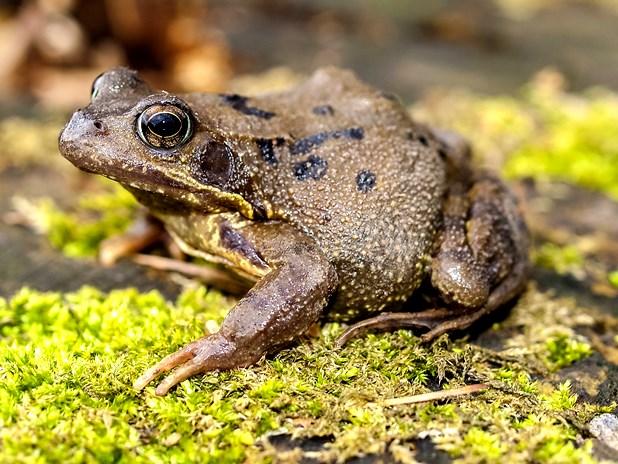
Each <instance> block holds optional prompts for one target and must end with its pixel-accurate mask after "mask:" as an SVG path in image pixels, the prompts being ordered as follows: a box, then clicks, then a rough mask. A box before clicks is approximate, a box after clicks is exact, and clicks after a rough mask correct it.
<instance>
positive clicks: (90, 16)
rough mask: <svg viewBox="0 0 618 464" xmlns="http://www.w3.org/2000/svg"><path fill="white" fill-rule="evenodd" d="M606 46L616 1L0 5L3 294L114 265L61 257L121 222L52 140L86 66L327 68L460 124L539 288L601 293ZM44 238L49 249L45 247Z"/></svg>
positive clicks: (192, 88)
mask: <svg viewBox="0 0 618 464" xmlns="http://www.w3.org/2000/svg"><path fill="white" fill-rule="evenodd" d="M617 46H618V0H415V1H405V0H346V1H343V0H328V1H327V0H294V1H283V0H245V1H241V0H0V63H1V65H0V263H4V265H3V266H0V295H2V294H5V295H9V294H11V293H12V292H13V291H15V290H16V289H19V288H21V287H22V286H23V285H24V284H31V285H35V286H37V288H42V289H68V288H75V287H77V286H79V285H80V284H81V283H84V282H87V283H92V282H96V284H97V285H100V286H101V287H110V288H113V287H114V286H116V285H117V281H118V279H119V278H120V277H118V276H119V275H122V274H118V273H117V272H116V273H114V274H110V275H107V274H106V275H105V276H104V277H102V279H101V280H97V279H93V278H92V276H91V275H89V274H87V273H84V272H83V271H82V269H83V268H80V267H79V266H84V265H86V264H84V263H82V264H80V265H77V264H75V263H73V262H72V261H70V260H63V259H64V258H63V256H62V255H64V256H66V255H68V256H71V257H89V258H93V257H94V256H96V253H97V249H98V245H99V243H100V242H101V240H103V239H104V238H106V237H108V236H109V235H113V234H114V233H118V232H119V231H122V230H124V228H126V227H127V225H128V224H129V223H130V221H131V220H132V218H133V216H134V208H135V204H134V202H133V200H132V199H131V198H127V194H126V192H125V193H124V196H122V195H123V193H122V192H121V193H118V192H119V190H120V189H114V188H113V186H110V184H109V183H107V184H106V183H104V182H102V181H101V178H99V177H95V176H91V175H87V174H84V173H81V172H79V171H78V170H77V169H75V168H74V167H73V166H72V165H71V164H70V163H68V162H67V161H66V160H65V159H63V158H62V157H61V156H60V155H59V154H58V150H57V137H58V133H59V131H60V129H61V128H62V126H63V125H64V124H65V122H66V120H67V119H68V117H69V115H70V114H71V112H72V111H73V110H74V109H75V108H77V107H81V106H84V105H86V104H87V103H88V101H89V97H90V89H91V85H92V82H93V80H94V78H95V77H96V76H97V75H98V74H99V73H101V72H102V71H104V70H106V69H108V68H110V67H114V66H120V65H122V66H129V67H132V68H135V69H138V70H139V71H140V72H141V73H142V75H143V77H144V78H145V79H146V80H147V81H148V82H149V83H151V84H152V85H153V86H154V87H158V88H161V89H166V90H169V91H172V92H174V91H176V92H208V91H212V92H221V91H232V92H236V93H241V94H255V93H260V92H266V91H276V90H280V89H283V88H286V87H289V86H290V85H293V84H294V83H296V82H298V81H299V80H300V79H302V78H303V77H304V76H306V75H308V74H310V73H311V72H312V71H313V70H315V69H316V68H318V67H320V66H324V65H337V66H341V67H347V68H352V69H353V70H355V71H356V72H357V74H358V75H359V77H361V78H362V79H363V80H365V81H368V82H369V83H371V84H373V85H375V86H376V87H379V88H382V89H384V90H386V91H389V92H394V93H395V94H397V95H399V96H400V98H401V101H402V102H403V104H404V105H406V107H407V108H408V109H409V111H410V113H411V114H412V115H413V117H414V118H416V119H419V120H421V121H424V122H427V123H429V124H432V125H436V126H440V127H445V128H448V129H452V130H456V131H458V132H460V133H461V134H463V135H464V136H465V137H467V138H468V139H469V140H470V141H471V142H472V145H473V147H474V152H475V157H476V160H475V161H476V162H477V163H479V164H482V165H485V166H488V167H490V168H491V169H492V170H494V171H497V172H499V173H501V175H503V176H504V177H505V178H507V179H508V181H509V182H510V183H511V186H512V187H513V189H514V190H515V191H516V192H517V194H518V195H519V197H520V198H521V199H522V202H523V203H524V207H525V209H526V214H527V217H528V222H529V224H530V225H531V228H532V230H533V234H534V236H535V243H536V246H535V249H534V251H533V257H534V261H535V264H537V265H538V266H539V269H548V270H550V271H551V272H555V273H557V274H558V275H560V276H563V277H565V276H566V278H567V280H558V281H556V280H555V279H549V281H547V283H546V286H547V287H551V288H555V287H556V286H557V285H559V284H563V287H564V288H565V289H568V290H573V289H575V290H574V291H575V292H578V291H580V290H581V288H586V289H587V288H592V290H593V293H594V294H595V295H597V296H598V295H600V296H601V297H602V298H605V299H607V298H610V299H611V298H615V297H616V296H618V245H617V244H616V243H615V237H616V236H618V221H617V220H616V218H617V217H618V203H617V202H616V200H617V199H618V137H616V127H618V93H616V91H617V90H618V51H617ZM100 192H104V193H105V192H107V194H109V195H110V196H109V197H106V198H107V199H106V200H101V199H100V198H99V197H96V196H95V197H94V199H93V198H92V195H97V194H98V193H100ZM110 192H111V193H110ZM125 207H126V208H125ZM66 211H70V212H71V214H72V215H71V214H66ZM15 225H17V226H20V225H21V226H23V225H25V226H27V227H26V229H28V230H30V231H32V230H33V229H34V230H35V231H37V232H39V233H41V234H43V235H45V236H46V239H47V241H45V239H38V241H37V240H36V239H34V238H33V235H32V234H28V233H24V230H25V229H24V228H20V227H15ZM612 237H613V238H612ZM50 243H51V245H52V247H53V248H55V249H56V250H60V251H61V252H62V254H60V253H57V252H56V254H53V255H52V254H50V255H49V256H48V255H45V253H47V252H48V251H49V248H50V247H49V244H50ZM50 260H52V261H53V262H54V263H58V264H57V269H60V268H62V269H65V270H66V272H65V273H64V274H63V273H56V274H55V276H56V277H57V279H58V280H53V279H51V280H50V278H51V276H50V275H49V262H50ZM59 260H62V261H59ZM91 264H93V267H92V269H93V272H99V268H100V267H99V266H97V265H96V264H94V263H92V262H91ZM76 266H77V267H76ZM33 268H34V269H39V271H38V272H39V274H37V273H36V272H34V271H33ZM539 272H540V271H539ZM140 275H141V274H140ZM110 276H111V277H110ZM110 278H111V279H112V280H109V279H110ZM125 281H126V282H131V283H134V280H131V279H125ZM149 285H150V284H149ZM156 285H159V284H158V283H157V284H156ZM580 293H581V292H580ZM603 301H604V302H605V303H604V304H607V306H608V307H612V308H615V309H612V310H618V308H616V305H615V304H614V302H613V301H605V300H603Z"/></svg>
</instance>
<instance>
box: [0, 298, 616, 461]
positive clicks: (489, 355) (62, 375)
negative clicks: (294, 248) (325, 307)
mask: <svg viewBox="0 0 618 464" xmlns="http://www.w3.org/2000/svg"><path fill="white" fill-rule="evenodd" d="M232 304H233V301H232V300H229V299H226V298H224V297H223V296H221V295H220V294H219V293H217V292H214V291H206V290H205V289H204V288H202V287H197V288H191V289H187V290H185V291H184V292H183V293H182V295H181V296H180V297H179V298H178V300H177V301H176V302H175V303H174V304H170V303H168V302H166V301H165V300H164V299H163V298H162V297H161V296H160V295H159V294H158V293H156V292H150V293H144V294H140V293H138V292H137V291H135V290H131V289H128V290H118V291H113V292H111V293H109V294H103V293H101V292H99V291H98V290H95V289H93V288H83V289H81V290H80V291H78V292H75V293H66V294H60V293H40V292H36V291H32V290H28V289H23V290H22V291H21V292H19V293H18V294H17V295H15V296H14V297H13V298H12V299H11V300H10V301H4V300H0V330H1V332H0V333H1V337H0V380H1V382H0V461H2V462H15V461H20V462H39V461H40V460H48V461H62V462H83V461H97V462H119V461H120V462H162V461H163V462H170V461H174V462H191V461H203V462H243V461H244V460H249V461H250V462H269V461H272V459H273V457H274V455H275V454H276V451H275V450H274V448H273V447H272V446H270V445H269V443H268V441H267V438H266V437H267V435H268V433H269V432H273V431H286V432H288V433H290V434H292V435H293V436H295V437H310V436H328V437H332V443H330V444H328V445H327V447H326V448H325V450H324V451H322V452H321V453H320V457H321V458H322V459H325V460H335V459H343V458H345V457H350V456H356V455H360V454H365V453H381V452H384V451H386V450H387V449H388V448H389V446H390V447H392V450H393V453H394V454H395V455H397V456H406V453H405V452H404V451H405V450H408V451H413V449H414V445H413V442H412V441H411V440H413V439H415V438H418V437H424V436H430V437H432V439H433V441H434V442H436V443H437V446H438V447H439V448H440V449H443V450H446V451H448V453H450V455H451V456H452V457H454V458H457V459H458V460H460V461H461V462H483V461H492V460H495V459H502V460H507V461H509V462H513V460H519V459H523V460H536V461H538V462H556V461H555V456H556V455H559V456H561V461H560V462H574V463H575V462H593V459H592V457H591V456H592V455H591V445H590V443H589V441H588V440H584V439H582V438H581V436H580V435H579V430H578V429H577V428H576V427H575V426H573V425H571V422H567V421H566V420H565V418H566V417H570V416H573V415H574V416H576V417H577V418H578V421H579V422H581V423H585V422H586V421H587V420H588V419H589V418H590V417H591V416H592V415H593V414H595V413H597V412H598V411H600V410H607V409H609V407H608V408H600V407H596V406H592V405H589V404H586V403H583V402H581V401H577V397H576V395H574V394H573V392H572V390H571V387H570V385H569V384H568V383H562V384H558V383H555V384H554V383H553V382H552V381H551V377H545V380H540V379H538V378H537V380H533V375H537V376H538V372H539V369H543V367H542V366H544V365H545V363H546V362H547V360H548V359H549V360H552V362H553V363H554V364H555V366H557V367H560V366H564V365H568V364H570V363H572V362H574V361H576V360H577V359H580V358H581V357H582V356H585V355H587V354H588V353H589V351H587V350H583V349H582V346H583V345H577V346H575V347H573V346H571V345H569V346H566V345H564V340H563V339H559V338H558V339H557V338H556V337H558V336H559V335H558V334H567V333H571V331H572V328H571V326H572V325H574V324H581V321H580V320H579V319H578V313H579V310H578V308H577V307H575V306H574V305H573V304H572V303H571V302H569V301H568V300H564V301H563V300H552V299H550V298H548V297H547V295H544V294H542V293H539V292H536V291H534V290H531V291H530V292H529V293H528V294H527V295H526V297H525V298H524V299H523V300H522V301H521V303H520V304H519V305H518V306H517V308H516V309H515V311H514V313H513V315H512V316H511V317H510V318H509V319H507V320H506V321H505V322H504V323H503V324H502V325H503V327H504V328H507V329H509V328H510V330H512V329H513V328H515V327H519V328H520V330H518V331H517V332H518V334H517V336H515V337H511V338H510V339H508V341H507V342H506V346H505V347H504V349H503V350H502V351H499V352H493V351H488V350H485V349H482V348H480V347H478V346H474V345H470V344H468V343H467V342H466V341H465V340H458V341H455V342H453V341H449V339H448V338H447V337H443V338H441V339H440V340H438V341H437V342H436V343H433V344H432V345H420V344H419V340H418V338H416V337H415V336H414V335H413V334H412V333H411V332H409V331H399V332H396V333H393V334H379V335H375V334H373V335H369V336H367V337H365V338H363V339H359V340H354V341H352V342H351V343H350V344H349V345H348V346H346V347H345V348H344V349H342V350H340V351H335V350H333V341H334V339H335V337H336V335H337V334H339V333H340V331H341V327H340V326H339V325H338V324H335V323H331V324H326V325H325V326H324V327H323V328H322V329H321V333H320V335H319V337H317V338H314V339H306V340H304V341H303V342H302V343H301V344H299V345H298V346H296V347H293V348H290V349H286V350H283V351H281V352H280V353H278V354H277V355H275V356H274V357H272V358H269V359H266V360H262V361H261V362H260V363H259V364H258V365H257V366H254V367H252V368H247V369H237V370H234V371H231V372H222V373H210V374H207V375H205V376H202V377H197V378H194V379H190V380H188V381H185V382H183V383H182V384H181V385H180V386H179V387H178V388H177V389H176V390H174V391H173V392H172V393H171V394H170V395H168V396H166V397H163V398H159V397H156V396H154V394H153V389H152V388H148V389H147V390H146V392H145V393H143V394H137V393H135V392H134V391H133V390H132V389H131V383H132V381H133V380H134V379H135V378H136V377H137V375H139V373H141V371H142V370H143V369H145V368H146V367H147V366H149V365H150V364H152V363H154V362H155V361H157V360H158V359H160V358H161V357H162V356H164V355H165V354H167V353H169V352H171V351H173V350H175V349H176V348H178V347H180V346H181V345H183V344H185V343H187V342H189V341H191V340H193V339H195V338H197V337H199V336H200V335H201V334H202V333H203V327H204V326H208V327H216V326H217V324H218V323H220V322H221V320H222V318H223V317H224V315H225V313H226V311H227V310H228V309H229V308H230V307H231V305H232ZM539 313H540V319H542V320H544V325H543V326H542V327H543V328H544V330H543V331H539V330H538V326H530V325H529V324H530V321H532V320H537V319H538V316H539ZM522 327H523V330H521V328H522ZM552 340H553V341H552ZM556 340H558V341H556ZM560 340H563V341H562V342H560ZM581 343H582V344H584V343H585V340H583V339H582V340H581ZM563 345H564V346H563ZM515 352H519V353H523V354H522V355H521V356H519V357H518V358H519V359H518V360H517V361H515V360H514V356H513V353H515ZM539 366H541V367H539ZM545 372H546V371H545ZM535 373H536V374H535ZM476 382H485V383H489V384H490V385H491V388H490V389H488V390H485V391H483V392H481V393H478V394H476V395H475V396H470V397H461V398H456V399H452V400H445V401H438V402H433V403H428V404H415V405H400V406H385V405H384V404H383V402H382V401H383V400H384V399H388V398H394V397H399V396H405V395H411V394H417V393H423V392H427V391H431V390H436V389H441V388H449V387H457V386H462V385H465V384H470V383H476ZM295 453H296V454H294V453H292V454H290V456H288V457H289V458H290V459H292V458H293V457H294V456H296V457H299V456H300V453H299V452H295ZM402 459H403V458H402Z"/></svg>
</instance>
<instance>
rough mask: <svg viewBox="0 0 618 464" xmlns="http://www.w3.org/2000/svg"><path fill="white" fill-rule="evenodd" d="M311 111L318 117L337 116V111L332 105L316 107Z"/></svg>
mask: <svg viewBox="0 0 618 464" xmlns="http://www.w3.org/2000/svg"><path fill="white" fill-rule="evenodd" d="M311 111H313V114H317V115H318V116H332V115H333V114H335V110H334V109H333V107H332V106H330V105H320V106H314V107H313V109H312V110H311Z"/></svg>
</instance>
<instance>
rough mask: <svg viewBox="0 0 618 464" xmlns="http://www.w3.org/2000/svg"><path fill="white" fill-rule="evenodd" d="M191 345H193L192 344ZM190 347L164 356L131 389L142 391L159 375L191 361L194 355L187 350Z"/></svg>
mask: <svg viewBox="0 0 618 464" xmlns="http://www.w3.org/2000/svg"><path fill="white" fill-rule="evenodd" d="M191 345H193V343H192V344H191ZM191 345H188V346H186V347H184V348H183V349H181V350H178V351H177V352H175V353H172V354H170V355H169V356H166V357H165V358H163V359H162V360H161V361H159V362H158V363H157V364H155V365H154V366H152V367H151V368H149V369H148V370H146V372H144V373H143V374H142V375H141V376H139V378H138V379H137V380H136V381H135V382H133V388H135V389H136V390H138V391H139V390H143V389H144V388H145V387H146V385H148V384H149V383H150V382H152V381H153V380H154V379H156V378H157V377H158V376H159V374H161V373H163V372H167V371H169V370H172V369H173V368H174V367H176V366H179V365H181V364H183V363H185V362H187V361H189V360H191V359H193V357H194V356H195V355H194V354H193V353H192V352H191V350H190V349H188V348H190V346H191Z"/></svg>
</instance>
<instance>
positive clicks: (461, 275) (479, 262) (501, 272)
mask: <svg viewBox="0 0 618 464" xmlns="http://www.w3.org/2000/svg"><path fill="white" fill-rule="evenodd" d="M444 213H445V215H444V232H443V240H442V243H441V245H440V249H439V251H438V253H437V254H436V256H435V257H434V260H433V261H432V275H431V282H432V285H433V287H434V288H436V289H437V290H438V291H439V292H440V294H441V295H442V297H443V299H444V300H445V301H446V302H447V303H449V304H454V305H455V306H460V307H463V309H462V310H463V311H464V312H465V311H466V308H469V309H474V308H479V307H481V306H483V305H485V304H486V303H487V301H488V298H489V296H490V295H491V294H492V293H493V292H494V289H496V288H497V286H498V284H499V283H500V282H502V281H503V280H504V279H505V278H506V277H507V276H508V275H509V274H510V273H511V271H512V270H513V268H514V267H515V264H516V263H518V262H521V261H523V262H525V261H526V260H527V259H526V253H527V251H526V250H527V234H526V231H525V226H524V224H523V222H522V220H521V217H520V215H519V213H518V211H517V207H516V205H515V201H514V200H513V198H512V196H511V194H510V193H509V192H508V190H507V189H506V188H505V187H504V185H503V184H502V183H501V182H500V181H499V180H498V179H496V178H493V177H491V176H485V175H483V176H481V177H480V178H479V179H478V180H477V181H476V182H475V183H474V184H473V185H472V187H471V188H470V189H469V190H468V191H467V192H465V194H463V192H461V191H457V188H455V189H454V192H452V194H451V195H449V197H448V198H447V200H446V205H445V211H444ZM520 279H521V280H523V277H520Z"/></svg>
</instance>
